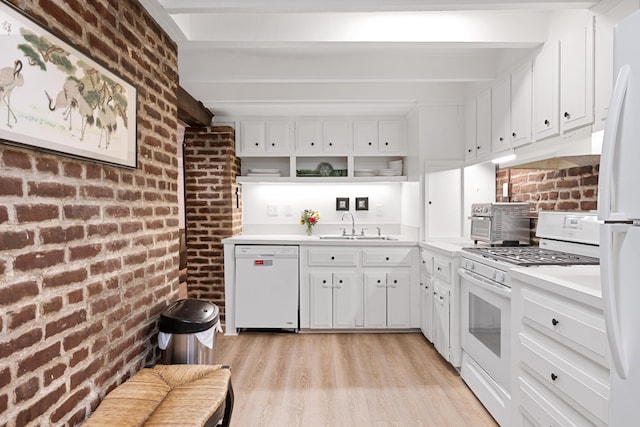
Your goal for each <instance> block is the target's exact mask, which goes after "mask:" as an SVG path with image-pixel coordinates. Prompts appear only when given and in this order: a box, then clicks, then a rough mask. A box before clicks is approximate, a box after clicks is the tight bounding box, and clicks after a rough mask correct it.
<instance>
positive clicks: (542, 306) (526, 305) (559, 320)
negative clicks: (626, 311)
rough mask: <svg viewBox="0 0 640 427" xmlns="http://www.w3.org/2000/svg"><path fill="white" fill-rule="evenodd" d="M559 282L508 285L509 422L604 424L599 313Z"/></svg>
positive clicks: (605, 370) (605, 387)
mask: <svg viewBox="0 0 640 427" xmlns="http://www.w3.org/2000/svg"><path fill="white" fill-rule="evenodd" d="M556 288H557V289H562V287H560V286H556V287H555V288H553V287H547V286H542V285H541V286H540V287H538V286H536V285H535V279H533V281H532V283H525V282H522V281H520V280H513V283H512V321H513V332H512V346H513V347H512V355H513V363H512V367H511V369H512V375H511V376H512V384H511V386H512V403H513V405H512V407H513V425H514V426H541V427H542V426H545V427H546V426H581V427H582V426H606V425H607V423H608V412H609V387H610V385H609V366H608V362H607V341H606V340H607V337H606V332H605V326H604V315H603V312H602V308H601V307H600V304H597V305H596V304H588V303H585V302H584V301H581V298H580V297H579V295H578V296H574V295H572V294H571V292H567V291H564V292H560V291H557V292H556Z"/></svg>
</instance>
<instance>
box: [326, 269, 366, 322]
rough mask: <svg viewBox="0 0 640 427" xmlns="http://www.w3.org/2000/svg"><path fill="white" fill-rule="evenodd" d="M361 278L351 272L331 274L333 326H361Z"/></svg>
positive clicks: (362, 315)
mask: <svg viewBox="0 0 640 427" xmlns="http://www.w3.org/2000/svg"><path fill="white" fill-rule="evenodd" d="M363 317H364V314H363V289H362V278H360V280H358V277H357V275H355V274H352V273H335V274H334V275H333V327H334V328H355V327H362V326H363V323H364V320H363Z"/></svg>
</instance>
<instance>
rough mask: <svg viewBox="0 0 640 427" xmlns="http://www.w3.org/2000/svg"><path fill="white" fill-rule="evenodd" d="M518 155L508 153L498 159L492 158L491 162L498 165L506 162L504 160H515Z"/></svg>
mask: <svg viewBox="0 0 640 427" xmlns="http://www.w3.org/2000/svg"><path fill="white" fill-rule="evenodd" d="M515 158H516V155H515V153H512V154H508V155H506V156H502V157H498V158H497V159H493V160H491V163H493V164H494V165H497V164H498V163H504V162H508V161H511V160H515Z"/></svg>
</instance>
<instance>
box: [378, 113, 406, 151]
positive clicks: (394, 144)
mask: <svg viewBox="0 0 640 427" xmlns="http://www.w3.org/2000/svg"><path fill="white" fill-rule="evenodd" d="M379 129H380V140H379V141H378V147H379V149H380V152H382V153H400V152H402V151H403V149H404V144H403V141H404V135H403V129H404V126H403V124H402V122H401V121H400V120H380V123H379Z"/></svg>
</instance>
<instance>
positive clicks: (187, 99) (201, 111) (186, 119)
mask: <svg viewBox="0 0 640 427" xmlns="http://www.w3.org/2000/svg"><path fill="white" fill-rule="evenodd" d="M213 116H214V114H213V113H212V112H211V110H209V109H208V108H206V107H205V106H204V105H203V104H202V102H200V101H197V100H196V99H195V98H194V97H193V96H191V95H190V94H189V92H187V91H186V90H184V88H183V87H182V86H178V120H180V121H181V122H182V123H184V124H186V125H188V126H192V127H198V126H211V119H213Z"/></svg>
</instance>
